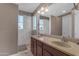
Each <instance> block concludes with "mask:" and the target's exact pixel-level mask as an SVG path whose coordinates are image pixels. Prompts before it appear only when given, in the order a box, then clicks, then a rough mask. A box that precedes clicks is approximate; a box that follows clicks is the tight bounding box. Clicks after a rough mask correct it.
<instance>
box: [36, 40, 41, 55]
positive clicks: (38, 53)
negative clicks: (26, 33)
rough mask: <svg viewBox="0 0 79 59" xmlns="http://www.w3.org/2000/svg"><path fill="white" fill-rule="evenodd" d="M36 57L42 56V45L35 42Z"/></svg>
mask: <svg viewBox="0 0 79 59" xmlns="http://www.w3.org/2000/svg"><path fill="white" fill-rule="evenodd" d="M37 56H42V43H41V42H40V41H37Z"/></svg>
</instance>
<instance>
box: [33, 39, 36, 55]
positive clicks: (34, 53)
mask: <svg viewBox="0 0 79 59" xmlns="http://www.w3.org/2000/svg"><path fill="white" fill-rule="evenodd" d="M33 40H34V42H33V44H34V48H33V49H34V52H33V55H34V56H36V40H35V39H33Z"/></svg>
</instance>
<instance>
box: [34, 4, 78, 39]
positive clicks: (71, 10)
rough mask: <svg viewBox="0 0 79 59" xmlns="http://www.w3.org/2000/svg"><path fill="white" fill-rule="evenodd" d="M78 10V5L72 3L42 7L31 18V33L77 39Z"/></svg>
mask: <svg viewBox="0 0 79 59" xmlns="http://www.w3.org/2000/svg"><path fill="white" fill-rule="evenodd" d="M44 8H47V9H44ZM78 9H79V6H78V4H74V3H53V4H47V5H45V6H42V7H41V8H40V9H38V12H37V14H36V15H34V16H33V33H35V32H37V34H38V33H39V34H45V35H57V36H65V37H73V38H78V39H79V10H78Z"/></svg>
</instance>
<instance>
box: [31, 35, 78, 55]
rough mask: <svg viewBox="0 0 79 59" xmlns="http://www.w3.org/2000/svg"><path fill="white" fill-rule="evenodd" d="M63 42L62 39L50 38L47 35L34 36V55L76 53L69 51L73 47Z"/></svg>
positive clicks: (32, 49)
mask: <svg viewBox="0 0 79 59" xmlns="http://www.w3.org/2000/svg"><path fill="white" fill-rule="evenodd" d="M59 42H60V43H59ZM61 43H62V42H61V40H60V39H56V38H50V37H45V36H44V37H37V36H32V37H31V51H32V54H33V55H34V56H72V55H74V54H72V53H69V52H67V50H68V49H71V47H70V46H68V45H67V44H65V43H62V44H61ZM64 44H65V45H66V46H65V45H64ZM60 45H61V46H60ZM65 50H66V51H65ZM68 51H69V50H68ZM73 52H74V51H73ZM78 52H79V51H78Z"/></svg>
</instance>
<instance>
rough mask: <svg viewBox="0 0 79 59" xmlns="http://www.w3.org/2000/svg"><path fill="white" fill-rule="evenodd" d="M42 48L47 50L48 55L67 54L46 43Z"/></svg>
mask: <svg viewBox="0 0 79 59" xmlns="http://www.w3.org/2000/svg"><path fill="white" fill-rule="evenodd" d="M43 49H44V50H46V51H47V52H49V53H50V55H52V56H69V55H68V54H65V53H63V52H61V51H59V50H57V49H55V48H53V47H51V46H49V45H46V44H44V45H43ZM44 50H43V51H44ZM45 53H46V52H44V54H45Z"/></svg>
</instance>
